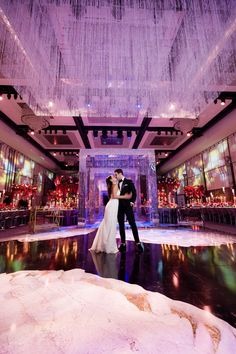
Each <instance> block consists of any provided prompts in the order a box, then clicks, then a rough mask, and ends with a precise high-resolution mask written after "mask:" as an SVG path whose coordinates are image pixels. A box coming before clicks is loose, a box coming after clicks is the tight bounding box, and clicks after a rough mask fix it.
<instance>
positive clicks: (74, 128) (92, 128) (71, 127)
mask: <svg viewBox="0 0 236 354" xmlns="http://www.w3.org/2000/svg"><path fill="white" fill-rule="evenodd" d="M19 127H21V128H22V129H27V128H28V127H27V125H23V124H21V125H19ZM140 129H141V127H138V126H136V127H134V126H132V127H127V126H112V125H99V126H88V125H84V131H86V132H88V131H95V130H97V131H102V130H108V131H109V130H113V131H114V130H123V131H136V132H138V131H139V130H140ZM42 130H43V131H50V130H52V131H53V130H57V131H60V130H61V131H63V130H66V131H77V130H78V128H77V126H75V125H50V126H49V127H48V128H45V129H42ZM146 130H147V131H149V132H158V131H162V132H170V133H171V132H180V131H179V130H176V129H175V128H173V127H148V128H147V129H146Z"/></svg>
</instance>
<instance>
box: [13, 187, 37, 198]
mask: <svg viewBox="0 0 236 354" xmlns="http://www.w3.org/2000/svg"><path fill="white" fill-rule="evenodd" d="M37 189H38V187H37V186H32V185H31V184H13V185H12V195H13V196H14V195H16V194H20V195H21V197H25V198H29V197H31V196H32V195H35V194H36V193H37Z"/></svg>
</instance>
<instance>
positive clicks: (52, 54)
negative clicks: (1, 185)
mask: <svg viewBox="0 0 236 354" xmlns="http://www.w3.org/2000/svg"><path fill="white" fill-rule="evenodd" d="M235 40H236V3H235V1H234V0H227V1H225V0H210V1H203V0H194V1H193V0H188V1H187V0H178V1H177V0H176V1H173V0H166V1H161V0H159V1H158V0H157V1H156V0H155V1H154V0H147V1H144V0H142V1H141V0H137V1H134V0H116V1H111V0H93V1H92V0H81V1H78V0H35V1H32V0H21V1H16V0H5V1H4V0H0V53H1V55H0V63H1V66H0V70H1V71H0V93H3V98H4V99H3V100H2V101H0V110H1V111H2V112H3V114H4V116H2V120H3V121H4V122H5V124H7V125H8V126H11V127H12V129H14V130H15V131H17V132H18V133H20V134H21V136H24V137H25V136H27V139H28V141H30V142H31V143H32V144H34V145H35V146H36V147H40V148H41V151H44V152H45V153H47V155H48V156H51V157H52V159H53V160H54V162H55V161H56V162H57V161H58V162H59V166H60V167H63V166H64V167H66V165H70V166H72V165H73V166H77V160H78V152H79V150H80V149H81V148H91V149H98V148H104V147H107V148H116V149H119V148H120V147H122V148H127V149H128V148H130V149H137V148H145V149H146V148H148V149H154V150H155V151H156V155H157V157H158V159H166V158H167V157H168V156H167V155H168V154H169V155H170V154H171V152H174V151H176V150H178V149H180V148H181V146H184V144H186V141H188V140H189V139H192V136H191V137H189V136H187V132H189V131H192V133H193V135H196V136H199V135H200V134H201V132H202V131H203V130H204V129H205V128H204V127H206V126H207V124H209V122H210V121H211V120H213V119H214V118H215V117H217V116H218V115H219V114H220V112H224V110H227V107H228V106H229V105H231V104H232V101H234V99H235V94H234V92H235V91H236V51H235V49H236V45H235V44H236V41H235ZM9 93H10V94H11V97H10V96H8V97H7V94H9ZM14 93H17V94H18V96H17V97H16V96H15V98H14ZM217 97H220V98H224V99H225V105H224V106H223V105H221V104H220V101H219V100H218V101H217V104H215V103H214V100H215V99H216V98H217ZM8 98H9V99H8ZM222 117H223V115H222ZM183 118H184V120H185V121H183V120H182V119H183ZM8 119H9V120H8ZM31 121H32V122H33V123H34V126H35V129H34V135H31V130H29V129H28V128H27V127H28V126H31V125H30V123H31ZM11 122H13V124H11ZM35 122H37V124H38V125H37V124H36V123H35ZM45 122H46V123H45ZM176 122H177V123H178V122H179V125H178V124H177V125H175V123H176ZM35 124H36V125H35ZM44 124H45V126H44ZM44 127H47V129H44ZM0 138H1V136H0Z"/></svg>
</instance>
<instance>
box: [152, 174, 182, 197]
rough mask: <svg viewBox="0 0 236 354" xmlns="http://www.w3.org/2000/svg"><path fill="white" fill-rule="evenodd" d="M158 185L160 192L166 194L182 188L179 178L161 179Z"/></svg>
mask: <svg viewBox="0 0 236 354" xmlns="http://www.w3.org/2000/svg"><path fill="white" fill-rule="evenodd" d="M157 185H158V191H159V192H165V193H167V194H168V193H172V192H176V191H177V189H178V188H179V186H180V181H179V180H178V178H172V177H161V178H160V179H159V180H158V184H157Z"/></svg>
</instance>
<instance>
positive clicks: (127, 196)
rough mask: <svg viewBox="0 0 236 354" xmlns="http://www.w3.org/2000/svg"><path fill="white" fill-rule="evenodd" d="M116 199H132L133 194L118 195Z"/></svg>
mask: <svg viewBox="0 0 236 354" xmlns="http://www.w3.org/2000/svg"><path fill="white" fill-rule="evenodd" d="M114 198H115V199H131V198H132V193H126V194H125V195H116V196H115V197H114Z"/></svg>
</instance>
